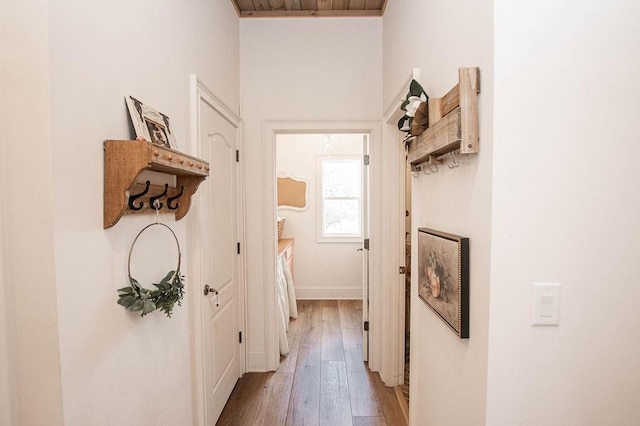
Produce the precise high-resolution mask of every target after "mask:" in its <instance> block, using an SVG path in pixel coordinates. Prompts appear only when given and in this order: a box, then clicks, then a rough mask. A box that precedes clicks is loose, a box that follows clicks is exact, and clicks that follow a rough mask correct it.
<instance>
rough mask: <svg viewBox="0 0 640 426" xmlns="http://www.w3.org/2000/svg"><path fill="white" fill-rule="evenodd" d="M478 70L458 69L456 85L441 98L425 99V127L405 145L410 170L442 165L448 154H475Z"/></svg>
mask: <svg viewBox="0 0 640 426" xmlns="http://www.w3.org/2000/svg"><path fill="white" fill-rule="evenodd" d="M478 93H480V69H479V68H477V67H474V68H460V69H459V70H458V84H457V85H456V86H454V87H453V88H452V89H451V90H449V92H448V93H447V94H446V95H444V96H443V97H442V98H429V127H428V128H427V129H426V130H425V131H424V132H423V133H421V134H420V135H418V136H416V137H415V138H413V139H412V140H411V141H410V142H409V152H408V161H409V163H410V164H411V165H412V166H417V165H419V164H422V163H425V162H427V163H428V164H429V165H434V164H439V163H442V161H443V159H444V157H445V156H446V155H447V154H448V153H449V152H452V151H456V150H459V152H460V153H461V154H474V153H477V152H478Z"/></svg>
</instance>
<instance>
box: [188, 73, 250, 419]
mask: <svg viewBox="0 0 640 426" xmlns="http://www.w3.org/2000/svg"><path fill="white" fill-rule="evenodd" d="M189 86H190V137H189V141H190V146H189V149H188V150H187V151H188V152H190V153H191V154H192V155H195V156H200V155H201V143H200V142H201V141H200V138H199V133H200V132H199V123H200V116H201V111H200V102H201V101H203V102H206V103H207V104H208V105H210V106H211V107H212V108H213V109H214V110H215V111H216V112H217V113H218V114H220V116H222V117H223V118H224V119H225V120H227V121H228V122H229V123H230V124H231V125H232V126H233V127H234V128H236V129H237V132H238V149H241V147H242V133H241V128H240V123H241V119H240V116H239V115H238V114H237V113H235V112H234V111H233V110H232V109H231V108H230V107H229V106H227V104H226V103H225V102H224V101H223V100H222V99H221V98H219V97H218V96H216V95H215V93H213V91H212V90H211V89H210V88H209V87H208V86H207V85H206V84H205V83H204V82H203V81H202V80H201V79H200V78H199V77H198V76H197V75H195V74H192V75H191V76H190V82H189ZM237 173H238V181H237V182H238V233H239V236H238V238H239V239H240V241H241V243H242V245H243V246H244V247H246V241H245V240H246V238H245V231H244V230H245V203H244V179H243V176H244V173H243V170H242V163H240V165H239V166H238V171H237ZM191 203H192V204H191V210H190V213H189V214H188V215H187V250H188V251H187V252H188V253H189V256H188V265H187V267H188V274H187V276H188V277H189V279H188V281H187V287H188V289H187V303H188V304H189V308H190V312H191V315H190V328H191V361H192V369H191V371H192V381H191V382H192V392H193V395H194V398H193V404H194V406H193V414H194V424H196V425H204V421H205V410H206V404H205V401H206V397H205V393H206V389H205V382H204V335H203V327H202V320H201V318H202V300H203V299H202V297H200V296H201V287H200V284H201V283H202V276H203V264H204V262H203V259H202V258H201V252H200V243H199V241H198V235H200V221H201V219H202V218H204V217H205V215H206V212H204V211H202V207H201V205H200V197H199V196H198V195H197V194H196V195H195V196H194V197H193V199H192V202H191ZM238 280H239V282H238V287H239V295H238V296H239V300H240V303H239V304H238V309H239V318H238V323H239V326H240V330H241V331H242V334H243V335H244V336H246V335H247V333H246V332H245V330H246V324H247V320H246V294H247V291H246V282H247V280H246V258H245V254H244V253H243V254H241V255H240V259H239V262H238ZM245 351H246V343H242V344H241V345H240V349H239V351H238V352H239V356H240V373H241V374H242V373H244V372H246V371H247V369H246V362H247V360H246V352H245Z"/></svg>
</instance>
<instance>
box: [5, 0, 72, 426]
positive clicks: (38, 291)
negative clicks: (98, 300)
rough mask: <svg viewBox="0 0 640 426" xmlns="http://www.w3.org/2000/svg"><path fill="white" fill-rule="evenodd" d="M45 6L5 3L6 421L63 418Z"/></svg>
mask: <svg viewBox="0 0 640 426" xmlns="http://www.w3.org/2000/svg"><path fill="white" fill-rule="evenodd" d="M47 13H48V10H47V2H46V1H41V0H27V1H23V2H2V3H1V4H0V49H1V54H0V173H1V177H0V181H1V182H2V185H0V199H2V202H1V203H0V211H1V212H0V219H1V224H0V227H1V228H2V239H1V240H0V241H1V242H2V248H1V249H0V253H2V258H1V259H0V263H1V264H2V268H1V269H2V271H0V272H1V273H2V279H1V281H2V287H3V290H2V293H3V297H2V299H3V300H0V303H1V304H2V308H0V313H2V316H1V319H0V320H1V321H2V322H3V327H2V328H3V330H2V332H0V339H2V340H3V342H2V344H0V357H2V361H1V362H0V370H1V371H0V376H2V378H1V379H0V423H1V424H3V425H17V424H48V425H61V424H62V423H63V413H62V397H61V377H60V356H59V347H58V323H57V312H58V309H57V306H56V280H55V273H54V261H53V254H54V245H53V196H52V185H51V147H50V128H49V126H50V112H49V101H50V97H49V89H50V84H49V63H48V40H47ZM5 321H6V322H5ZM5 333H6V334H5ZM5 345H6V346H5Z"/></svg>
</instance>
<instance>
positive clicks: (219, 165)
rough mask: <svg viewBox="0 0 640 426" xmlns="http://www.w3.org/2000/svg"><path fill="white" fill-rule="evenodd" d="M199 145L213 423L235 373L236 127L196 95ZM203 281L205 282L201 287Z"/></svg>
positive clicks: (207, 357) (206, 337)
mask: <svg viewBox="0 0 640 426" xmlns="http://www.w3.org/2000/svg"><path fill="white" fill-rule="evenodd" d="M199 102H200V129H199V131H200V150H201V155H202V157H203V158H204V159H206V160H208V161H209V164H210V166H211V172H210V174H211V175H210V177H209V179H207V180H206V181H205V182H204V183H203V184H202V186H203V187H202V188H201V192H202V195H201V203H202V204H201V214H200V215H201V217H200V221H201V234H200V236H199V238H200V246H201V253H202V266H201V267H202V278H203V282H202V285H203V287H204V288H203V292H202V295H203V296H202V297H203V298H204V299H203V304H202V330H203V340H204V381H205V383H204V386H205V392H206V395H205V404H206V409H205V416H206V419H205V422H206V424H207V425H215V423H216V421H217V420H218V417H220V413H221V412H222V409H223V408H224V406H225V404H226V402H227V400H228V399H229V395H231V391H232V390H233V387H234V386H235V384H236V382H237V380H238V378H239V377H240V353H239V352H240V344H239V339H238V333H239V330H240V328H239V309H240V302H239V284H238V281H239V280H238V275H239V274H238V262H239V259H238V257H239V256H238V248H237V244H238V241H240V240H239V238H238V214H237V212H238V185H237V178H238V177H237V164H238V163H237V161H236V148H237V144H238V132H237V128H236V127H234V126H233V125H232V124H231V123H229V121H227V120H226V119H225V118H224V117H223V116H222V115H220V114H219V113H218V112H217V111H216V110H215V109H214V108H213V107H212V106H211V105H209V104H208V103H207V102H206V100H204V99H200V101H199ZM206 286H208V287H206Z"/></svg>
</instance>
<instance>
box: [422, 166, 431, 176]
mask: <svg viewBox="0 0 640 426" xmlns="http://www.w3.org/2000/svg"><path fill="white" fill-rule="evenodd" d="M427 170H428V171H429V173H427ZM422 173H424V174H425V175H427V176H429V175H430V174H431V168H430V167H429V165H428V164H426V163H423V164H422Z"/></svg>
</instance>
